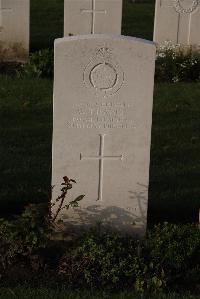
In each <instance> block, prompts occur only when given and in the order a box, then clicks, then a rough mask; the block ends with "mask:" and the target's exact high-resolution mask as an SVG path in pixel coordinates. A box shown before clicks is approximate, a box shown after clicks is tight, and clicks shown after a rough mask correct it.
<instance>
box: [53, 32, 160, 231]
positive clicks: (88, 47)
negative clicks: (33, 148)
mask: <svg viewBox="0 0 200 299" xmlns="http://www.w3.org/2000/svg"><path fill="white" fill-rule="evenodd" d="M154 61H155V45H154V44H153V43H152V42H149V41H145V40H141V39H136V38H131V37H130V38H129V37H121V36H110V35H86V36H84V35H82V36H77V37H71V38H63V39H58V40H56V42H55V82H54V127H53V179H52V185H53V186H55V187H54V189H53V201H55V198H56V197H57V196H58V195H59V194H60V192H59V190H60V183H61V182H62V178H63V177H64V176H65V175H66V176H68V177H70V178H74V179H76V180H77V185H75V187H74V188H73V189H72V190H71V191H70V192H69V197H68V200H69V201H71V200H73V199H75V197H76V196H78V195H80V194H85V195H86V196H85V198H84V199H83V200H82V201H81V202H80V206H79V208H76V209H75V210H73V209H70V210H67V211H65V210H63V211H62V219H63V220H64V221H65V223H66V227H67V231H69V230H70V229H72V230H73V229H77V230H78V231H79V232H80V231H82V230H83V229H86V228H88V227H90V226H91V225H95V224H96V223H99V222H100V223H102V226H105V227H111V229H113V230H119V231H121V232H126V233H131V234H139V235H141V234H143V233H144V232H145V227H146V217H147V204H148V182H149V160H150V143H151V118H152V103H153V82H154V63H155V62H154ZM56 209H57V206H54V213H55V210H56Z"/></svg>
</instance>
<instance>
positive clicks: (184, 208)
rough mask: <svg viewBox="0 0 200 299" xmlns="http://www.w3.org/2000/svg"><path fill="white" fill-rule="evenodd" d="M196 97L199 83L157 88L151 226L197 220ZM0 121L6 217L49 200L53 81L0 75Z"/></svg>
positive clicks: (199, 140)
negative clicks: (27, 204)
mask: <svg viewBox="0 0 200 299" xmlns="http://www.w3.org/2000/svg"><path fill="white" fill-rule="evenodd" d="M199 98H200V83H187V84H184V83H176V84H156V86H155V96H154V111H153V130H152V148H151V170H150V192H149V222H150V223H151V224H153V223H156V222H158V221H183V222H187V221H197V218H198V208H199V206H200V184H199V177H200V163H199V158H200V152H199V148H200V135H199V130H200V101H199ZM0 119H1V128H0V140H1V144H0V155H1V163H0V173H1V176H0V186H1V187H0V200H1V212H0V213H1V215H5V214H11V213H13V212H15V211H17V210H19V209H20V208H21V207H22V206H23V205H24V204H26V203H28V202H41V201H47V200H48V198H49V191H50V186H51V142H52V81H51V80H48V79H18V78H11V77H6V76H3V75H2V76H1V77H0ZM69 142H70V140H69ZM66 175H67V174H66ZM86 196H87V194H86Z"/></svg>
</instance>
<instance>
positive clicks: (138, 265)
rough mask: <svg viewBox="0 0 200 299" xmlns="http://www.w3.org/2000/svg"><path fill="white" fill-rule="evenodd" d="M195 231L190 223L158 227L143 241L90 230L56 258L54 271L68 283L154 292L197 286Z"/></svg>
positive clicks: (199, 247) (199, 241) (199, 245)
mask: <svg viewBox="0 0 200 299" xmlns="http://www.w3.org/2000/svg"><path fill="white" fill-rule="evenodd" d="M199 253H200V231H199V228H198V227H197V226H195V225H174V224H164V225H158V226H156V227H155V228H154V229H153V230H150V231H149V232H148V234H147V237H145V238H144V239H142V240H135V239H134V238H133V237H122V236H119V235H117V234H111V233H108V232H107V233H101V234H99V232H96V233H95V232H94V231H93V232H91V233H88V234H87V235H86V236H85V237H84V238H83V239H82V241H80V242H79V244H76V246H74V247H73V248H72V249H71V251H69V249H68V250H67V252H66V253H65V254H64V255H63V257H62V258H61V259H60V264H59V275H60V277H61V279H62V281H66V282H67V283H68V284H70V285H73V286H78V287H80V286H82V287H85V286H88V287H92V288H95V287H96V288H102V287H103V288H104V289H105V288H109V289H118V290H119V289H124V288H132V289H134V290H135V291H137V292H139V293H158V292H161V291H164V290H167V289H169V288H171V289H174V290H178V288H181V289H184V288H185V289H187V290H189V289H190V288H191V289H192V290H194V289H195V288H196V289H198V281H199V277H200V267H199V264H200V263H199V262H200V261H199V258H200V255H199Z"/></svg>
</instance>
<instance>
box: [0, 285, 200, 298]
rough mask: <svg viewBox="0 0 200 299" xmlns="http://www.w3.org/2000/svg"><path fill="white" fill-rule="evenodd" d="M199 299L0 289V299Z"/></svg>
mask: <svg viewBox="0 0 200 299" xmlns="http://www.w3.org/2000/svg"><path fill="white" fill-rule="evenodd" d="M14 298H19V299H36V298H37V299H147V298H148V299H199V298H200V297H199V296H192V295H189V294H188V295H187V294H185V295H178V294H169V295H164V294H160V295H154V296H150V297H149V296H148V297H145V296H144V297H143V296H142V295H136V294H134V293H131V292H127V293H119V294H111V293H110V294H109V293H107V292H96V291H94V292H87V291H83V290H81V291H65V290H50V289H30V288H23V287H18V288H15V289H8V288H7V289H3V288H2V289H0V299H14Z"/></svg>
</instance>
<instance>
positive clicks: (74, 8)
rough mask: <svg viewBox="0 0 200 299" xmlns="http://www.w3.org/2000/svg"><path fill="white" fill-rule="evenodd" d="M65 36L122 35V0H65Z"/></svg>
mask: <svg viewBox="0 0 200 299" xmlns="http://www.w3.org/2000/svg"><path fill="white" fill-rule="evenodd" d="M64 3H65V17H64V35H65V36H69V35H80V34H93V33H111V34H121V21H122V0H65V2H64Z"/></svg>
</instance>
